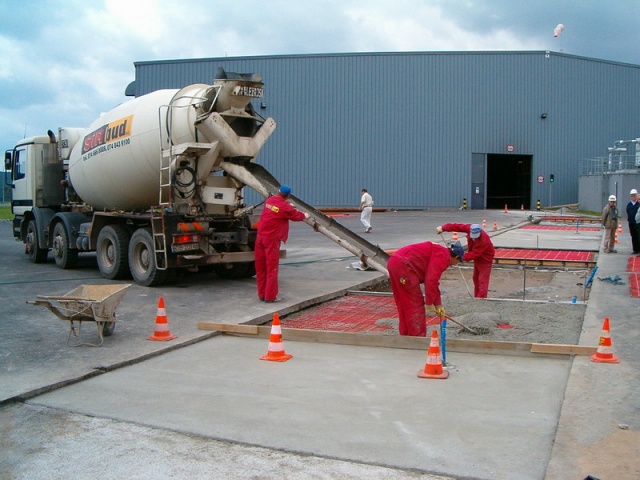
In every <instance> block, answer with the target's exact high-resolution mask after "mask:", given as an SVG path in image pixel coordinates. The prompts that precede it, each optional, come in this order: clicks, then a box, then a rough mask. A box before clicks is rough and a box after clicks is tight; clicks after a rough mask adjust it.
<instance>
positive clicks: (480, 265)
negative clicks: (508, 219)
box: [442, 223, 496, 298]
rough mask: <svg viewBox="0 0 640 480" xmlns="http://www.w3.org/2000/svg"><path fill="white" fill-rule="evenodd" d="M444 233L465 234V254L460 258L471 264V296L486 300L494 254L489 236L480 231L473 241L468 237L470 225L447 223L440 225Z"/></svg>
mask: <svg viewBox="0 0 640 480" xmlns="http://www.w3.org/2000/svg"><path fill="white" fill-rule="evenodd" d="M442 230H443V231H445V232H462V233H466V234H467V247H468V249H467V253H465V254H464V257H463V258H462V261H463V262H473V296H474V297H476V298H487V293H488V292H489V280H490V278H491V266H492V265H493V257H494V256H495V254H496V251H495V249H494V248H493V243H492V242H491V237H489V234H488V233H487V232H485V231H484V230H482V231H481V232H480V236H479V237H478V238H476V239H475V240H474V239H473V238H471V236H470V232H469V231H470V230H471V225H467V224H464V223H447V224H445V225H442Z"/></svg>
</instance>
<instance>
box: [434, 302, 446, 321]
mask: <svg viewBox="0 0 640 480" xmlns="http://www.w3.org/2000/svg"><path fill="white" fill-rule="evenodd" d="M436 315H438V316H439V317H440V319H443V318H444V317H445V316H446V315H447V314H446V313H444V307H443V306H442V305H438V306H437V307H436Z"/></svg>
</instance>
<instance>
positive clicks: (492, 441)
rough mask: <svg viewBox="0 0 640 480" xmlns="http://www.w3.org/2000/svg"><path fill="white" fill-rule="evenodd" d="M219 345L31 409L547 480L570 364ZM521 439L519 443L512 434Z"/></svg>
mask: <svg viewBox="0 0 640 480" xmlns="http://www.w3.org/2000/svg"><path fill="white" fill-rule="evenodd" d="M284 345H285V350H286V352H287V353H290V354H293V355H294V357H293V359H291V360H289V361H287V362H284V363H276V362H265V361H260V360H259V357H260V356H261V355H264V354H265V353H266V349H267V343H266V342H265V340H263V339H250V338H235V337H228V336H219V337H216V338H211V339H209V340H207V341H205V342H202V343H199V344H197V345H193V346H191V347H189V348H188V349H181V350H178V351H175V352H171V353H168V354H166V355H163V356H161V357H158V358H154V359H151V360H148V361H146V362H144V364H139V365H134V366H130V367H126V368H123V369H119V370H117V371H114V372H110V373H107V374H105V375H101V376H100V377H96V378H93V379H90V380H87V381H84V382H82V383H79V384H76V385H73V386H69V387H67V388H65V389H63V390H59V391H55V392H51V393H48V394H46V395H41V396H39V397H37V398H35V399H33V400H30V401H29V404H31V405H41V406H48V407H52V408H55V409H63V410H68V411H73V412H75V413H82V414H85V415H88V416H92V417H93V416H99V417H106V418H111V419H116V420H119V421H123V422H135V423H137V424H143V425H145V426H151V427H156V428H162V429H169V430H176V431H188V432H190V433H191V434H195V435H202V436H205V437H208V438H214V439H221V440H230V441H233V442H239V443H243V444H250V445H261V446H265V447H269V448H274V449H276V450H286V451H291V452H297V453H304V454H310V455H319V456H322V457H330V458H335V459H340V460H346V461H353V462H364V463H374V464H378V465H381V466H385V467H394V468H400V469H415V470H418V471H422V472H428V473H434V474H446V475H452V476H455V477H464V478H482V479H494V480H495V479H509V480H517V479H523V480H524V479H527V480H529V479H531V478H542V475H543V473H544V469H545V465H546V464H547V462H548V460H549V456H550V453H551V446H552V444H553V438H554V434H555V426H556V422H557V415H558V411H559V408H560V404H561V402H562V398H563V390H564V385H565V383H566V380H567V375H568V372H569V368H570V364H571V361H570V359H569V358H568V357H565V358H557V359H556V358H542V357H541V358H535V359H532V358H523V357H500V356H495V355H469V354H450V355H449V360H448V362H449V363H450V364H453V365H452V366H450V367H449V370H450V371H451V375H450V376H449V378H448V379H447V380H446V381H443V380H433V379H421V378H418V377H417V372H418V371H421V370H423V369H424V364H425V361H426V352H424V351H417V350H395V349H379V348H369V347H349V346H342V345H320V344H313V343H301V342H287V341H286V339H284ZM516 438H517V439H518V440H517V441H514V439H516Z"/></svg>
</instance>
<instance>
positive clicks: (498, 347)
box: [198, 322, 596, 356]
mask: <svg viewBox="0 0 640 480" xmlns="http://www.w3.org/2000/svg"><path fill="white" fill-rule="evenodd" d="M198 328H199V329H200V330H216V331H219V332H223V333H227V334H230V335H240V336H249V335H250V336H254V337H257V338H269V335H270V334H271V326H269V325H233V324H226V323H210V322H201V323H198ZM479 338H480V337H479ZM282 339H283V340H290V341H293V342H310V343H329V344H337V345H353V346H359V347H382V348H402V349H407V350H424V351H425V352H426V351H427V350H428V349H429V344H430V343H431V339H430V338H427V337H409V336H401V335H380V334H371V333H354V332H334V331H324V330H306V329H300V328H285V327H282ZM446 348H447V351H448V352H458V353H484V354H496V355H523V356H529V355H533V356H536V354H554V355H592V354H594V353H595V352H596V348H595V347H583V346H580V345H563V344H560V345H555V344H542V343H529V342H505V341H494V340H470V339H463V338H460V339H457V338H447V340H446Z"/></svg>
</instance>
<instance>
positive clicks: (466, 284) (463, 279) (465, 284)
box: [440, 233, 473, 299]
mask: <svg viewBox="0 0 640 480" xmlns="http://www.w3.org/2000/svg"><path fill="white" fill-rule="evenodd" d="M440 236H441V237H442V241H443V242H444V244H445V245H446V244H447V241H446V240H445V238H444V235H442V233H441V234H440ZM456 268H457V269H458V272H459V273H460V276H461V277H462V281H463V282H464V286H465V287H467V293H468V294H469V297H470V298H472V299H473V293H471V289H470V288H469V284H468V283H467V279H466V278H464V274H463V273H462V270H460V267H459V266H458V265H456Z"/></svg>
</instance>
